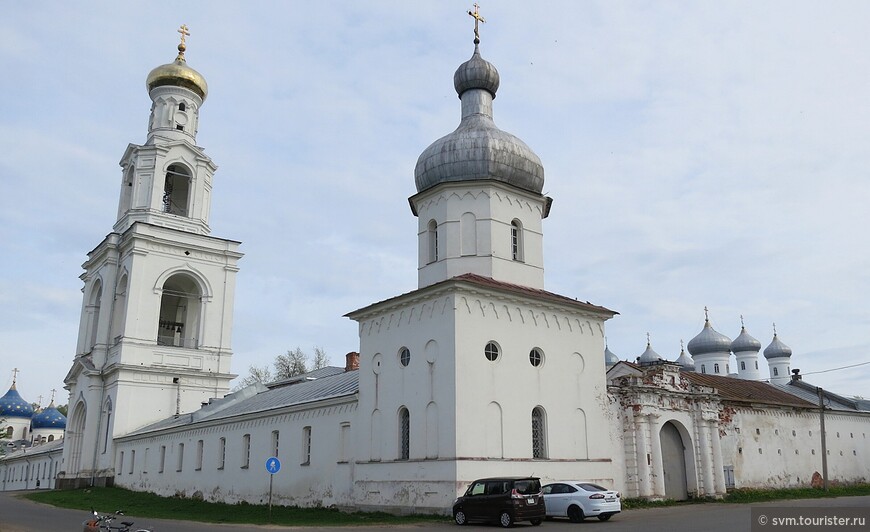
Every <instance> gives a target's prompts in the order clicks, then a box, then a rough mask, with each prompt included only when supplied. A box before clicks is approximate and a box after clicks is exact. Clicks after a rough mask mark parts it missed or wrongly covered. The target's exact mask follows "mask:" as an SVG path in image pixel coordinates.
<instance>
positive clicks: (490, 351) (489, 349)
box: [483, 342, 499, 362]
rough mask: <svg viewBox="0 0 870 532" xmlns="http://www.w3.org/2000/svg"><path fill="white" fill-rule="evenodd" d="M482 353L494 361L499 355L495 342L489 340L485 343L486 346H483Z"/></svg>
mask: <svg viewBox="0 0 870 532" xmlns="http://www.w3.org/2000/svg"><path fill="white" fill-rule="evenodd" d="M483 354H484V355H485V356H486V359H487V360H489V361H490V362H495V361H496V360H498V357H499V348H498V345H497V344H496V343H495V342H489V343H488V344H486V347H484V348H483Z"/></svg>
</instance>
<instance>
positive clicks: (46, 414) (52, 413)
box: [30, 402, 66, 430]
mask: <svg viewBox="0 0 870 532" xmlns="http://www.w3.org/2000/svg"><path fill="white" fill-rule="evenodd" d="M65 428H66V416H64V415H63V414H61V413H60V412H59V411H58V409H57V408H55V407H54V402H52V403H51V404H50V405H48V408H46V409H45V410H43V411H42V412H40V413H38V414H36V415H35V416H33V420H31V422H30V429H31V430H33V429H65Z"/></svg>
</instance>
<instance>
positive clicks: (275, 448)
mask: <svg viewBox="0 0 870 532" xmlns="http://www.w3.org/2000/svg"><path fill="white" fill-rule="evenodd" d="M278 437H279V433H278V431H277V430H273V431H272V456H274V457H275V458H278Z"/></svg>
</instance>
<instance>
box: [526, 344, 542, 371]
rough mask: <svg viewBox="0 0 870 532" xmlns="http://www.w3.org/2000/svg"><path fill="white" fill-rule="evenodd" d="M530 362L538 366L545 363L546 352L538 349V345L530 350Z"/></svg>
mask: <svg viewBox="0 0 870 532" xmlns="http://www.w3.org/2000/svg"><path fill="white" fill-rule="evenodd" d="M529 362H530V363H531V364H532V365H533V366H535V367H538V366H540V365H541V364H543V363H544V352H543V351H541V350H540V349H538V348H537V347H536V348H534V349H532V350H531V351H529Z"/></svg>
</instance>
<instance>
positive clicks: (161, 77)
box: [145, 26, 208, 101]
mask: <svg viewBox="0 0 870 532" xmlns="http://www.w3.org/2000/svg"><path fill="white" fill-rule="evenodd" d="M178 32H179V33H181V44H179V45H178V57H176V58H175V61H173V62H172V63H169V64H166V65H160V66H159V67H157V68H155V69H154V70H152V71H151V73H150V74H148V78H147V79H146V80H145V85H146V86H147V87H148V91H149V92H150V91H151V89H154V88H155V87H165V86H167V85H170V86H175V87H184V88H185V89H189V90H192V91H193V92H195V93H197V94H199V97H200V98H202V99H203V101H205V97H206V96H208V83H206V82H205V78H204V77H202V74H200V73H199V72H197V71H196V70H194V69H192V68H190V67H189V66H187V61H185V60H184V51H185V50H186V49H187V47H186V46H185V43H184V37H185V36H186V35H190V34H189V33H188V32H187V26H182V27H181V29H180V30H178Z"/></svg>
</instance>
